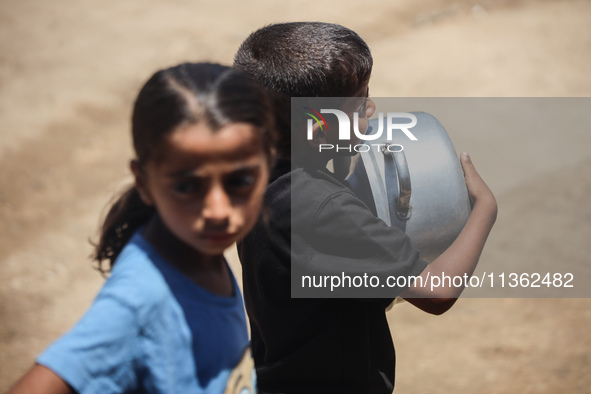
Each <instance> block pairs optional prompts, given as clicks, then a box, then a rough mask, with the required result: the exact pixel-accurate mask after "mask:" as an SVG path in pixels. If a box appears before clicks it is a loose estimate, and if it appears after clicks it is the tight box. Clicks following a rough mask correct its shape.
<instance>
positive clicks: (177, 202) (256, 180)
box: [134, 123, 269, 256]
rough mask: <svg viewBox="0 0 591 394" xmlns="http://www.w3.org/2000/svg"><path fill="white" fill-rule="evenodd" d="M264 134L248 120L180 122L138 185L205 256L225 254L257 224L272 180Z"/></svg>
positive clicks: (174, 229)
mask: <svg viewBox="0 0 591 394" xmlns="http://www.w3.org/2000/svg"><path fill="white" fill-rule="evenodd" d="M259 135H260V133H258V132H257V129H256V128H255V126H253V125H250V124H247V123H231V124H227V125H225V126H223V127H222V128H221V129H219V130H217V131H215V132H214V131H212V130H211V129H210V128H209V127H207V126H206V125H204V124H203V123H197V124H192V125H186V126H181V127H179V128H178V129H176V130H174V131H173V132H172V133H170V134H168V136H167V137H166V138H165V140H164V142H163V144H162V146H161V147H159V148H158V150H159V152H158V160H152V161H151V162H148V163H147V164H146V166H145V167H144V171H143V172H142V173H141V174H139V171H138V170H137V169H136V170H134V173H136V179H137V185H138V189H139V191H140V194H141V196H142V199H143V200H144V202H146V203H147V204H149V205H153V206H155V207H156V210H157V211H158V213H159V215H160V217H161V219H162V220H163V222H164V224H165V225H166V226H167V227H168V229H169V230H170V231H171V232H172V233H173V234H174V235H175V236H176V237H177V238H179V239H180V240H182V241H184V242H185V243H186V244H187V245H189V246H190V247H192V248H193V249H195V250H197V251H198V252H201V253H203V254H206V255H212V256H213V255H221V254H222V253H223V251H224V250H225V249H226V248H228V247H229V246H231V245H232V244H233V243H234V242H236V241H238V240H240V239H242V238H243V237H244V236H245V235H246V234H247V233H248V232H249V231H250V229H251V228H252V227H253V225H254V224H255V222H256V220H257V218H258V215H259V211H260V208H261V205H262V201H263V195H264V192H265V188H266V185H267V182H268V179H269V165H268V158H267V156H266V154H265V152H264V150H263V148H262V142H261V141H260V138H261V137H260V136H259Z"/></svg>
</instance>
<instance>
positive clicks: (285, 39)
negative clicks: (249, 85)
mask: <svg viewBox="0 0 591 394" xmlns="http://www.w3.org/2000/svg"><path fill="white" fill-rule="evenodd" d="M372 66H373V59H372V57H371V52H370V50H369V47H368V46H367V44H366V43H365V41H363V39H362V38H361V37H359V35H357V33H355V32H354V31H352V30H350V29H348V28H346V27H343V26H340V25H336V24H331V23H323V22H290V23H280V24H273V25H268V26H265V27H263V28H261V29H259V30H257V31H255V32H254V33H252V34H251V35H250V36H249V37H248V38H247V39H246V40H245V41H244V42H243V43H242V45H241V46H240V48H239V49H238V52H237V53H236V56H235V57H234V67H236V68H238V69H241V70H243V71H246V72H247V73H249V74H251V75H252V76H253V77H254V79H255V80H257V81H258V82H259V83H260V84H261V85H262V86H264V87H265V88H266V89H267V90H268V91H269V93H270V94H271V98H272V100H273V102H274V112H275V118H276V127H277V128H278V131H279V135H280V137H279V138H280V141H279V146H278V151H279V154H280V156H287V157H288V156H289V149H290V132H289V131H290V129H291V124H290V123H291V122H290V111H291V97H350V96H353V95H354V94H356V93H357V92H358V91H359V89H360V88H361V87H362V86H363V84H365V83H367V82H369V78H370V75H371V70H372Z"/></svg>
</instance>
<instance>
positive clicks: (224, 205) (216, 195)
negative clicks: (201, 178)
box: [203, 186, 231, 222]
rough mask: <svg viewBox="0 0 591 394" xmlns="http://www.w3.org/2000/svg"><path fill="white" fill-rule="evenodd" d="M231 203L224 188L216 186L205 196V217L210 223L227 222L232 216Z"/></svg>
mask: <svg viewBox="0 0 591 394" xmlns="http://www.w3.org/2000/svg"><path fill="white" fill-rule="evenodd" d="M230 208H231V201H230V197H229V196H228V194H227V193H226V191H225V190H224V188H223V187H220V186H214V187H212V188H211V189H210V190H209V192H208V193H207V194H206V196H205V201H204V207H203V216H204V218H205V219H206V220H209V221H215V222H220V221H225V220H227V219H228V217H229V216H230Z"/></svg>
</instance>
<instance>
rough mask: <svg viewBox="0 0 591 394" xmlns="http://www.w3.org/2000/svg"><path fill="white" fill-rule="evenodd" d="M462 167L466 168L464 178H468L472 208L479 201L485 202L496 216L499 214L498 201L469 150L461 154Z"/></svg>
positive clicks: (467, 184) (467, 183) (479, 202)
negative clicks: (480, 173) (478, 170)
mask: <svg viewBox="0 0 591 394" xmlns="http://www.w3.org/2000/svg"><path fill="white" fill-rule="evenodd" d="M460 162H461V163H462V169H463V170H464V178H465V179H466V186H467V187H468V195H469V197H470V204H471V205H472V208H474V206H475V205H476V204H477V203H478V204H479V205H480V204H481V203H484V204H483V205H485V206H487V208H488V209H490V210H491V213H492V214H493V215H494V217H495V218H496V215H497V201H496V199H495V196H494V195H493V193H492V191H491V190H490V189H489V187H488V186H487V185H486V183H484V181H483V180H482V178H481V177H480V175H479V174H478V172H477V171H476V168H474V164H472V159H470V155H468V153H467V152H463V153H462V155H461V156H460Z"/></svg>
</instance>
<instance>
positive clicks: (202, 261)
mask: <svg viewBox="0 0 591 394" xmlns="http://www.w3.org/2000/svg"><path fill="white" fill-rule="evenodd" d="M142 235H143V236H144V238H145V239H146V240H147V241H148V242H149V243H150V244H151V245H152V247H154V249H156V250H157V251H158V253H159V254H160V255H161V256H162V258H164V260H166V261H167V262H168V263H169V264H170V265H172V266H174V267H175V268H176V269H178V270H179V271H180V272H181V273H182V274H184V275H185V276H186V277H188V278H189V279H190V280H191V281H193V282H194V283H196V284H197V285H199V286H200V287H202V288H204V289H206V290H208V291H210V292H212V293H215V294H218V295H221V296H232V295H233V292H234V289H233V281H232V279H231V275H230V272H229V269H228V266H227V264H226V261H225V259H224V256H223V255H215V256H211V255H206V254H203V253H201V252H200V251H198V250H196V249H195V248H193V247H191V246H189V245H187V244H186V243H185V242H183V241H182V240H180V239H179V238H178V237H177V236H176V235H174V234H173V233H172V232H170V230H169V229H168V227H166V225H165V224H164V223H163V222H162V219H161V218H160V216H159V215H158V214H155V215H154V216H153V217H152V219H151V220H150V221H149V222H148V224H146V227H145V228H144V230H143V232H142Z"/></svg>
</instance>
